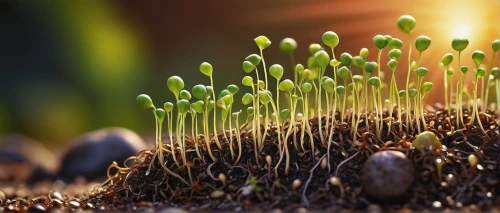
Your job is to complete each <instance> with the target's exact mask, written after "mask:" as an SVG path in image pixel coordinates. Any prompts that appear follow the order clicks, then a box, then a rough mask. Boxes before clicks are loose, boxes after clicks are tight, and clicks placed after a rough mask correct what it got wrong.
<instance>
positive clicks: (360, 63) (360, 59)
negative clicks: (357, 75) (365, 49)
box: [352, 56, 366, 68]
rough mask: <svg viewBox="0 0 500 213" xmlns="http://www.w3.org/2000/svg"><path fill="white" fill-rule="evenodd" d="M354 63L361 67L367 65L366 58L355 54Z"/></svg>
mask: <svg viewBox="0 0 500 213" xmlns="http://www.w3.org/2000/svg"><path fill="white" fill-rule="evenodd" d="M352 63H353V64H354V66H357V67H359V68H364V67H365V63H366V61H365V59H364V58H363V57H361V56H354V57H353V58H352Z"/></svg>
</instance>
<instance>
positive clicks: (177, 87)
mask: <svg viewBox="0 0 500 213" xmlns="http://www.w3.org/2000/svg"><path fill="white" fill-rule="evenodd" d="M167 87H168V89H169V90H170V91H172V93H174V95H175V97H176V98H178V95H179V92H180V91H181V90H182V89H184V81H183V80H182V78H181V77H179V76H172V77H170V78H168V80H167Z"/></svg>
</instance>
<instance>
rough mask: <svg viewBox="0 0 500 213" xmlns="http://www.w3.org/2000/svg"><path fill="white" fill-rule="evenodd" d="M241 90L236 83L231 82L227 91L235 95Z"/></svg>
mask: <svg viewBox="0 0 500 213" xmlns="http://www.w3.org/2000/svg"><path fill="white" fill-rule="evenodd" d="M239 90H240V88H239V87H238V86H236V85H234V84H229V85H228V86H227V91H229V92H230V93H231V94H233V95H234V94H236V93H237V92H238V91H239Z"/></svg>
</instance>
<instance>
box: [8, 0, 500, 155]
mask: <svg viewBox="0 0 500 213" xmlns="http://www.w3.org/2000/svg"><path fill="white" fill-rule="evenodd" d="M403 14H410V15H412V16H414V17H415V18H416V20H417V27H416V30H415V31H414V33H413V35H414V36H415V37H416V36H418V35H421V34H426V35H428V36H429V37H431V38H432V39H433V43H432V45H431V47H430V48H429V50H428V51H426V53H424V55H423V58H422V64H423V65H424V66H426V67H427V68H429V69H430V70H431V74H430V75H429V77H428V78H427V77H426V78H427V80H430V81H433V82H434V85H435V86H436V89H435V90H437V91H435V94H438V95H436V96H434V95H433V96H432V97H431V98H428V99H426V101H427V102H430V101H439V102H442V101H441V100H442V97H441V96H442V94H441V93H440V92H439V91H440V89H442V84H441V82H442V70H441V69H440V68H439V66H438V62H439V60H440V59H441V57H442V55H444V54H445V53H447V52H450V51H452V49H451V46H450V43H451V39H452V38H453V37H455V36H466V37H468V38H469V39H470V41H471V43H470V46H469V48H467V51H465V52H464V53H463V55H464V58H465V59H464V63H465V64H466V65H469V66H472V64H473V63H472V61H471V60H470V54H471V53H472V51H474V50H476V49H480V50H483V51H484V52H485V53H486V54H487V57H486V60H485V63H488V62H489V60H490V56H491V47H490V45H491V42H492V41H493V40H494V39H497V38H498V37H499V26H500V25H499V2H498V1H496V0H479V1H465V0H440V1H434V0H422V1H406V0H404V1H401V0H392V1H389V0H383V1H382V0H379V1H375V0H360V1H309V0H274V1H268V0H254V1H231V0H222V1H194V0H186V1H131V0H130V1H128V0H123V1H119V0H115V1H104V0H100V1H93V0H89V1H66V0H52V1H30V0H19V1H1V2H0V17H1V18H0V27H1V33H0V91H1V93H0V134H5V133H9V132H18V133H22V134H25V135H28V136H30V137H32V138H35V139H36V140H39V141H42V142H43V143H46V144H49V145H50V146H52V147H55V146H58V145H62V144H64V143H67V142H69V141H70V140H71V139H72V138H74V137H76V136H78V135H79V134H82V133H84V132H87V131H90V130H94V129H98V128H101V127H106V126H121V127H126V128H130V129H132V130H134V131H136V132H138V133H139V134H140V135H142V136H146V137H150V136H151V135H153V132H154V121H153V116H152V115H151V113H150V112H149V111H148V112H146V111H144V110H141V109H139V108H138V107H137V106H136V103H135V98H136V97H137V95H138V94H141V93H147V94H149V95H150V96H151V97H152V98H153V101H154V102H155V103H156V104H157V105H160V104H162V103H164V102H165V101H171V100H172V99H173V96H172V95H171V93H170V92H169V91H168V89H167V88H166V80H167V78H168V77H169V76H171V75H179V76H181V77H183V78H184V81H185V82H186V88H189V90H190V88H191V87H192V86H194V85H196V84H199V83H202V84H209V80H208V78H207V77H206V76H204V75H202V74H201V73H199V71H198V67H199V64H200V63H201V62H203V61H208V62H210V63H211V64H212V65H213V66H214V81H215V89H216V90H217V91H220V89H222V88H225V87H226V86H227V85H228V84H230V83H234V84H237V85H240V84H241V83H240V82H241V78H242V77H243V76H244V75H245V74H244V73H243V71H242V69H241V63H242V61H243V59H244V58H245V57H246V56H247V55H249V54H251V53H256V52H257V48H256V46H255V44H254V42H253V38H255V37H256V36H258V35H266V36H267V37H269V38H270V39H271V41H272V42H273V45H272V46H271V47H270V48H268V49H266V51H265V53H264V55H265V58H266V62H267V64H268V65H269V66H270V65H272V64H274V63H280V64H282V65H283V66H284V67H285V73H286V74H285V78H291V77H292V76H293V74H292V73H291V71H290V67H289V65H288V64H289V62H288V57H287V55H285V54H283V53H281V52H280V51H279V45H278V44H279V42H280V41H281V39H282V38H284V37H293V38H295V39H296V40H297V42H298V43H299V49H298V50H297V52H296V58H297V63H302V64H306V60H307V57H308V54H309V53H308V50H307V47H308V46H309V44H310V43H320V42H321V35H322V33H323V32H325V31H327V30H332V31H335V32H336V33H337V34H338V35H339V36H340V45H339V46H338V47H337V48H336V52H337V54H338V55H340V53H342V52H350V53H351V54H352V55H357V54H358V53H359V49H360V48H362V47H368V48H369V49H370V51H371V56H370V60H376V59H375V58H374V55H375V48H374V46H373V44H372V42H371V39H372V38H373V36H375V35H377V34H389V35H392V36H393V37H398V38H401V39H402V40H403V42H404V46H403V50H404V51H407V47H408V46H407V42H406V41H407V39H406V38H405V37H404V35H403V34H402V33H401V32H399V31H398V29H397V27H396V20H397V18H398V17H399V16H400V15H403ZM385 54H386V53H384V55H385ZM403 57H404V56H403ZM382 64H386V59H383V61H382ZM406 66H407V65H406V64H405V62H404V60H401V62H400V66H399V67H400V68H402V67H406ZM497 66H498V64H497ZM384 67H385V66H384ZM383 69H385V68H383ZM405 75H406V73H405V72H403V71H400V72H398V78H400V79H403V78H404V76H405ZM470 77H472V76H470ZM470 81H471V80H468V82H470ZM272 84H273V85H274V84H275V83H274V82H273V83H272ZM273 85H271V83H270V86H271V87H274V86H273ZM400 85H401V83H400ZM469 87H470V89H472V84H471V83H469ZM245 92H247V90H246V88H245V89H243V88H242V90H241V91H240V95H242V94H244V93H245ZM239 97H241V96H239ZM238 99H239V98H238Z"/></svg>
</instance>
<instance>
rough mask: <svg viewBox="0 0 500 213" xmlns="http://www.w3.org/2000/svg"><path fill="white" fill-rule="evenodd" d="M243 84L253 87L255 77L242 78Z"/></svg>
mask: <svg viewBox="0 0 500 213" xmlns="http://www.w3.org/2000/svg"><path fill="white" fill-rule="evenodd" d="M241 84H243V85H245V86H247V87H252V86H253V78H252V77H250V76H245V77H243V79H242V80H241Z"/></svg>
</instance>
